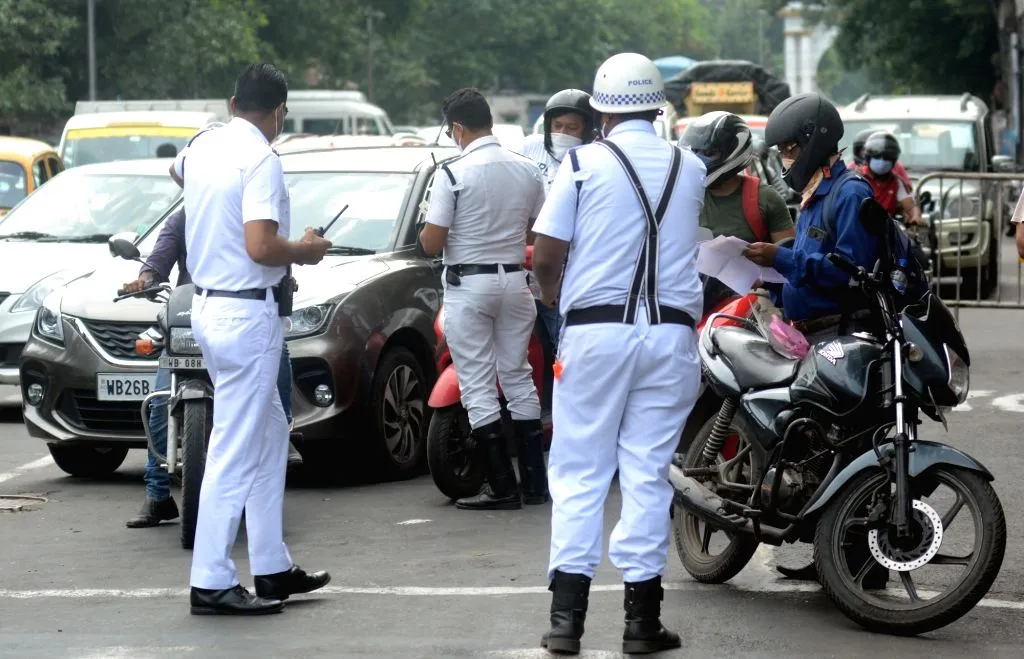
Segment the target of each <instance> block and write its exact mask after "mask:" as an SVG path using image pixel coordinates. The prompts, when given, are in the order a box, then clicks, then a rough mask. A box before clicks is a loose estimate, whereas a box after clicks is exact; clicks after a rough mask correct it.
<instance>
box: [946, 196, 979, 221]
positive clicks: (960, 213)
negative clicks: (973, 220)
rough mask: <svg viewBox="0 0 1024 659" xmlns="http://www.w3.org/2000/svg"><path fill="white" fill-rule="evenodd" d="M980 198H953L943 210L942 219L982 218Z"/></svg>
mask: <svg viewBox="0 0 1024 659" xmlns="http://www.w3.org/2000/svg"><path fill="white" fill-rule="evenodd" d="M980 216H981V198H980V197H952V198H951V199H950V200H949V202H948V203H947V204H946V207H945V208H943V209H942V217H943V219H946V220H955V219H956V218H958V217H980Z"/></svg>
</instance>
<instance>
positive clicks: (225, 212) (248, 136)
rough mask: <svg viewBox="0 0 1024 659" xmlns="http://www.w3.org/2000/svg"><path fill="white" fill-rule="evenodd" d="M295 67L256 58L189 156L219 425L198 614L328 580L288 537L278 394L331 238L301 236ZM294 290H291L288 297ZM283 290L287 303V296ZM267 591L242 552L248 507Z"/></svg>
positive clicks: (196, 590) (190, 255)
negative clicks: (310, 267) (227, 117)
mask: <svg viewBox="0 0 1024 659" xmlns="http://www.w3.org/2000/svg"><path fill="white" fill-rule="evenodd" d="M287 98H288V87H287V84H286V83H285V80H284V76H283V75H282V74H281V72H280V71H279V70H277V69H276V68H275V67H273V66H272V65H269V64H253V65H250V66H249V67H247V68H246V69H245V71H243V72H242V74H241V75H240V76H239V77H238V80H237V81H236V83H235V94H234V96H233V97H232V99H231V112H232V114H233V115H234V118H233V119H232V120H231V121H230V123H228V124H227V125H226V126H224V127H223V128H219V129H217V130H212V131H208V132H206V133H203V134H201V135H199V136H197V138H195V139H194V140H193V142H192V143H191V144H190V145H189V148H188V156H187V157H186V158H185V159H184V162H183V167H182V172H181V173H182V175H183V176H182V178H183V179H184V181H183V182H184V188H185V218H186V219H185V243H186V253H187V265H188V270H189V272H190V273H192V281H193V283H194V284H195V286H196V289H195V291H196V295H195V298H194V299H193V302H192V330H193V332H194V333H195V337H196V340H197V341H198V342H199V346H200V348H201V349H202V351H203V357H204V358H205V360H206V363H207V368H208V369H209V371H210V375H211V377H212V378H213V384H214V405H213V430H212V433H211V435H210V445H209V448H208V449H207V456H206V472H205V475H204V477H203V487H202V493H201V494H200V498H199V519H198V522H197V528H196V540H195V548H194V550H193V555H192V575H191V580H190V581H191V585H192V590H191V596H190V600H191V606H192V613H193V614H229V615H255V614H261V613H274V612H277V611H280V610H281V608H282V606H283V604H282V600H284V599H286V598H287V597H288V596H289V595H292V594H295V593H305V592H309V591H311V590H315V589H317V588H320V587H321V586H323V585H324V584H326V583H327V582H328V581H329V580H330V576H329V575H328V574H327V573H326V572H317V573H313V574H307V573H306V572H305V571H303V570H302V569H300V568H298V567H297V566H295V565H294V564H293V563H292V559H291V556H290V555H289V553H288V548H287V547H286V546H285V544H284V540H283V535H282V528H281V518H282V514H283V508H284V481H285V468H286V466H285V463H286V459H287V455H288V424H287V422H286V421H285V415H284V409H283V408H282V406H281V400H280V397H279V396H278V394H277V372H278V366H279V364H280V358H281V346H282V343H283V318H282V317H281V316H282V315H288V314H289V313H290V311H289V310H287V309H286V308H284V307H286V306H287V300H288V297H289V295H288V294H289V293H290V291H286V290H285V289H284V288H283V286H282V284H285V285H288V286H290V285H291V280H290V279H288V280H285V275H286V272H287V269H286V266H289V265H290V264H293V263H300V264H305V263H310V264H311V263H318V262H319V261H320V260H321V259H322V258H323V256H324V252H325V250H326V249H327V247H329V246H330V242H328V241H326V240H324V239H323V238H320V237H318V236H316V234H315V233H314V232H313V230H312V229H307V231H306V234H305V235H304V236H303V238H302V240H301V241H299V242H289V241H288V240H287V237H288V235H289V230H290V212H291V211H290V200H289V197H288V191H287V188H286V187H285V183H284V174H283V171H282V169H281V161H280V159H279V158H278V157H277V155H276V154H275V153H274V152H273V151H272V150H271V148H270V142H271V141H273V140H274V139H276V138H277V136H278V135H279V134H280V132H281V125H282V123H283V122H284V116H285V114H286V113H287V108H286V106H285V102H286V101H287ZM282 296H284V299H283V300H282ZM279 301H280V302H281V306H280V307H279ZM243 510H244V511H245V514H246V531H247V535H248V540H249V564H250V568H251V569H252V573H253V575H254V581H255V585H256V594H255V595H253V594H251V593H249V591H247V590H246V589H245V588H244V587H242V586H241V585H240V584H239V580H238V573H237V571H236V570H235V565H234V562H233V561H232V560H231V549H232V547H233V546H234V544H235V536H236V535H237V533H238V525H239V523H240V520H241V517H242V512H243Z"/></svg>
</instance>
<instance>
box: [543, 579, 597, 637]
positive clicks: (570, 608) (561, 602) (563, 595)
mask: <svg viewBox="0 0 1024 659" xmlns="http://www.w3.org/2000/svg"><path fill="white" fill-rule="evenodd" d="M548 590H550V591H551V592H552V593H553V595H552V596H551V630H550V631H548V632H547V633H545V634H544V635H543V636H542V637H541V639H540V645H541V647H542V648H547V649H548V651H549V652H555V653H559V654H579V651H580V639H581V638H583V623H584V622H585V621H586V619H587V602H588V600H589V598H590V577H587V576H584V575H582V574H566V573H565V572H559V571H558V570H555V574H554V578H553V579H552V580H551V585H550V586H548Z"/></svg>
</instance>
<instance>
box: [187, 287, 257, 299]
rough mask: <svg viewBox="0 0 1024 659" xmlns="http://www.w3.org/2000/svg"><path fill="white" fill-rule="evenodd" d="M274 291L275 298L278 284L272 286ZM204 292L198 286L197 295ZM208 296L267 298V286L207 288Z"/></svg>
mask: <svg viewBox="0 0 1024 659" xmlns="http://www.w3.org/2000/svg"><path fill="white" fill-rule="evenodd" d="M271 290H272V291H273V295H274V299H275V300H276V299H277V286H273V287H271ZM203 292H204V289H203V288H200V287H199V286H196V295H202V294H203ZM205 292H206V297H233V298H236V299H239V300H266V299H267V289H266V288H247V289H245V290H243V291H213V290H205Z"/></svg>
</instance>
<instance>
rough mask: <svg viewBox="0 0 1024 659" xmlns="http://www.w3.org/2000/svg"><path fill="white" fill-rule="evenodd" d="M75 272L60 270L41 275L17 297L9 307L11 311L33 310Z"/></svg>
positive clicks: (69, 279)
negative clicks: (41, 276) (44, 275)
mask: <svg viewBox="0 0 1024 659" xmlns="http://www.w3.org/2000/svg"><path fill="white" fill-rule="evenodd" d="M75 274H77V273H75V272H71V271H68V270H62V271H60V272H55V273H53V274H51V275H47V276H46V277H43V278H42V279H40V280H39V281H37V282H36V283H34V284H32V285H31V286H29V287H28V290H27V291H25V293H24V294H23V295H22V296H21V297H20V298H18V301H17V302H15V303H14V306H12V307H11V313H19V312H25V311H35V310H36V309H38V308H39V307H40V306H42V304H43V300H44V299H45V298H46V296H47V295H49V294H50V293H52V292H53V291H55V290H57V289H58V288H60V287H61V286H63V285H64V284H66V283H68V282H69V281H71V280H72V279H73V278H74V277H75Z"/></svg>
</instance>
